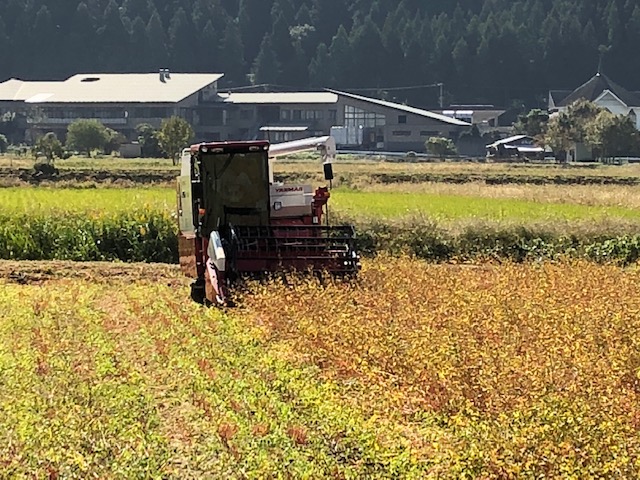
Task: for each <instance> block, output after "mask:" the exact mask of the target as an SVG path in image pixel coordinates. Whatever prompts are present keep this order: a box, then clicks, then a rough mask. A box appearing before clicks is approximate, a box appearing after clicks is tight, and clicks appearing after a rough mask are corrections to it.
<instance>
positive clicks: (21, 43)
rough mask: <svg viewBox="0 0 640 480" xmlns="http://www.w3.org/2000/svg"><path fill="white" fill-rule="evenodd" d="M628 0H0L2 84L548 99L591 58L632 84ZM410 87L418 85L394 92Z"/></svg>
mask: <svg viewBox="0 0 640 480" xmlns="http://www.w3.org/2000/svg"><path fill="white" fill-rule="evenodd" d="M639 44H640V5H638V2H636V1H634V0H516V1H514V0H401V1H398V0H56V1H55V2H47V1H46V0H0V81H3V80H6V79H8V78H11V77H17V78H22V79H25V80H57V79H63V78H66V77H68V76H70V75H72V74H74V73H78V72H149V71H156V70H157V69H158V68H160V67H168V68H170V69H171V70H172V71H181V72H221V73H224V74H225V78H224V81H223V82H222V86H223V87H224V88H233V87H242V86H247V85H251V84H256V85H258V84H271V85H278V86H283V87H293V88H296V89H307V88H321V87H333V88H338V89H345V90H350V91H355V90H358V89H367V90H360V91H361V92H363V93H365V94H367V95H374V96H379V97H384V98H387V99H390V100H395V101H401V102H402V101H409V102H411V103H413V104H416V105H420V106H426V107H434V106H436V105H437V103H438V100H439V98H438V95H439V88H437V87H436V86H435V85H436V84H439V83H443V84H444V92H445V97H444V101H445V102H446V103H447V104H448V103H458V104H460V103H474V104H477V103H492V104H497V105H502V106H511V105H516V104H517V105H521V104H524V105H526V106H528V107H533V106H538V105H542V104H544V102H545V100H546V95H547V92H548V90H549V89H565V88H566V89H573V88H575V87H576V86H578V85H580V84H581V83H583V82H584V81H586V80H587V79H588V78H589V77H590V76H591V75H593V74H594V73H595V72H596V70H597V68H598V60H599V56H600V55H602V56H603V64H604V67H603V69H604V71H605V72H606V73H607V75H609V76H610V77H611V78H613V79H615V80H616V81H617V82H618V83H620V84H621V85H623V86H625V87H626V88H628V89H631V90H636V89H640V56H638V55H633V54H632V52H633V51H634V47H635V46H637V45H639ZM402 87H419V88H402Z"/></svg>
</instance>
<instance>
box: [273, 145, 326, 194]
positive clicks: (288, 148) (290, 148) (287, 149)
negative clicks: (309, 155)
mask: <svg viewBox="0 0 640 480" xmlns="http://www.w3.org/2000/svg"><path fill="white" fill-rule="evenodd" d="M309 150H317V151H319V152H320V156H321V157H322V163H332V162H333V161H334V160H335V159H336V155H337V150H336V140H335V138H333V137H331V136H328V135H327V136H325V137H311V138H303V139H301V140H293V141H291V142H284V143H275V144H272V145H271V146H270V147H269V182H270V183H273V162H274V160H275V159H276V158H277V157H282V156H284V155H291V154H293V153H299V152H307V151H309Z"/></svg>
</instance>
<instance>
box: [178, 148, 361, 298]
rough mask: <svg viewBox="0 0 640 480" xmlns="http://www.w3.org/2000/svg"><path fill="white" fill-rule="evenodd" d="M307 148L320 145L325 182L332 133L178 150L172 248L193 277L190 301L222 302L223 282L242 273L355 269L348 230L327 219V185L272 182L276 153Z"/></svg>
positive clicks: (329, 168)
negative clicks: (314, 186)
mask: <svg viewBox="0 0 640 480" xmlns="http://www.w3.org/2000/svg"><path fill="white" fill-rule="evenodd" d="M306 150H319V151H320V153H321V155H322V158H323V162H324V163H323V166H324V174H325V179H326V180H328V181H331V180H332V179H333V170H332V163H331V161H332V160H333V159H334V158H335V155H336V147H335V140H334V139H333V138H332V137H315V138H309V139H304V140H297V141H293V142H286V143H281V144H275V145H270V144H269V142H267V141H246V142H213V143H201V144H196V145H192V146H191V148H188V149H185V150H184V151H183V153H182V169H181V175H180V177H178V215H179V222H180V238H179V251H180V264H181V266H182V268H183V270H184V271H185V272H186V273H187V274H189V275H192V276H193V277H194V278H195V282H194V283H193V284H192V285H191V297H192V298H193V300H195V301H196V302H198V303H205V304H207V303H210V304H217V305H227V304H228V303H229V287H230V285H231V284H232V283H233V282H234V281H235V280H237V279H238V278H240V277H242V276H244V275H260V274H269V273H273V272H281V271H291V270H298V271H313V272H329V273H332V274H337V275H341V274H342V275H352V274H355V273H357V271H358V270H359V268H360V259H359V256H358V254H357V252H356V248H355V232H354V228H353V227H352V226H329V225H328V215H326V214H325V213H326V212H325V209H326V207H327V202H328V200H329V189H328V188H327V187H319V188H317V189H316V190H315V191H314V190H313V189H312V187H311V185H283V184H279V183H275V182H274V180H273V161H274V160H275V158H276V157H278V156H282V155H286V154H290V153H295V152H301V151H306ZM323 216H324V217H325V218H324V220H323ZM323 221H324V223H323Z"/></svg>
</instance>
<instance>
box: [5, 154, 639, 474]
mask: <svg viewBox="0 0 640 480" xmlns="http://www.w3.org/2000/svg"><path fill="white" fill-rule="evenodd" d="M383 163H384V162H383ZM291 165H300V168H299V169H298V170H297V171H296V172H297V173H296V172H289V173H286V172H285V173H286V174H287V175H293V174H294V173H296V174H300V175H302V174H303V173H304V171H305V169H307V170H308V171H309V172H311V171H312V168H314V167H315V166H316V165H315V163H314V162H303V161H292V162H291V163H289V164H287V165H285V166H283V168H284V169H288V168H290V166H291ZM365 166H368V167H369V170H368V171H369V172H370V173H371V172H374V173H375V171H376V169H379V170H380V171H382V170H384V169H388V168H392V169H396V168H399V167H397V166H396V164H393V166H391V167H389V165H378V164H372V165H369V164H367V165H365ZM365 166H362V165H360V164H357V162H353V167H351V166H345V168H353V170H352V171H353V172H355V171H356V169H360V168H365ZM440 167H441V170H440V171H437V168H438V166H437V165H429V166H425V167H419V166H418V167H416V168H425V169H426V168H430V169H432V170H433V171H432V172H431V173H430V174H433V173H434V172H436V173H438V175H440V174H442V175H445V174H446V175H449V174H450V172H447V171H445V170H447V169H453V168H459V169H461V168H467V167H468V166H460V165H456V166H451V165H449V164H443V165H441V166H440ZM471 167H472V168H475V167H476V166H471ZM471 167H470V168H471ZM481 167H482V171H484V169H487V171H486V172H485V173H486V174H487V175H506V174H508V175H512V174H513V171H515V170H517V169H520V170H522V171H524V172H526V173H525V176H529V177H531V176H535V175H547V176H549V178H551V177H553V178H555V175H556V174H557V172H556V170H551V169H550V167H544V166H527V167H525V166H518V167H516V166H513V167H512V168H510V167H509V166H504V165H496V166H495V167H496V168H495V169H494V170H490V169H491V166H488V165H482V166H481ZM407 168H413V166H411V165H410V166H408V167H407ZM547 168H549V170H548V171H547V170H546V169H547ZM616 168H617V167H609V168H608V169H604V168H603V169H602V170H600V169H595V168H594V169H589V170H590V171H591V170H593V171H592V172H591V173H593V175H587V176H588V177H589V178H590V179H593V178H595V177H601V178H614V177H615V178H624V179H625V180H624V181H623V182H620V183H618V184H602V183H600V184H598V183H597V182H591V181H589V182H584V181H583V180H582V179H581V180H580V182H574V183H573V184H569V185H559V184H557V183H554V182H544V183H542V184H535V183H530V182H515V183H504V184H494V183H492V182H483V181H481V180H474V181H468V182H465V183H464V184H458V183H454V182H440V181H438V182H435V181H429V182H423V181H410V182H409V181H407V182H405V181H403V182H396V183H393V182H387V181H384V180H380V178H382V177H377V178H378V180H375V179H374V178H373V177H368V181H366V182H362V181H360V182H356V181H355V180H354V179H350V180H349V181H343V182H342V184H341V185H340V186H338V188H336V189H334V191H333V192H332V199H331V212H330V213H331V216H332V218H334V219H336V220H338V221H350V222H353V223H355V225H356V227H357V229H358V232H359V234H360V237H359V242H360V247H361V250H362V251H363V252H364V253H365V254H366V255H365V256H364V258H363V269H362V272H361V274H360V275H359V277H358V279H357V280H355V281H350V282H343V281H331V280H326V279H325V281H323V282H322V283H320V282H319V281H318V279H315V278H309V277H304V276H298V275H294V274H292V275H289V276H286V277H278V278H274V279H270V280H263V281H251V282H247V283H246V284H245V285H244V286H243V287H242V288H241V289H239V290H238V291H237V292H236V295H237V304H238V306H237V307H236V308H233V309H227V310H218V309H206V308H203V307H200V306H198V305H195V304H193V303H191V302H190V300H189V282H190V280H189V279H187V278H185V277H184V276H183V275H182V274H181V273H180V271H179V268H178V267H177V265H175V261H176V258H175V248H176V247H175V242H176V240H175V234H176V227H175V214H174V205H175V193H174V192H173V189H172V188H171V187H170V186H169V185H156V186H146V187H140V186H129V187H130V188H114V185H112V184H109V183H107V184H104V185H103V184H99V185H96V184H94V183H91V184H89V185H68V184H64V185H57V186H56V185H48V186H47V187H43V186H39V187H34V186H26V185H21V186H19V187H17V186H16V187H6V188H0V258H2V259H3V260H0V385H2V388H0V478H79V479H80V478H81V479H84V478H91V477H97V478H114V479H115V478H176V479H177V478H239V479H240V478H313V479H315V478H336V479H344V478H353V479H360V478H416V479H418V478H434V479H436V478H437V479H448V478H451V479H459V478H478V479H493V478H495V479H509V478H513V479H519V478H575V479H584V478H637V477H638V476H640V441H639V440H638V439H639V438H640V435H639V433H640V431H639V430H640V397H639V395H640V337H638V334H637V332H638V330H639V328H640V270H639V269H638V263H637V259H638V256H639V253H638V252H640V232H639V230H638V226H640V221H639V215H640V195H639V193H638V192H637V191H636V189H638V188H640V186H639V187H635V186H633V183H632V182H630V181H629V180H628V179H633V178H636V177H635V175H638V177H639V178H640V174H637V172H635V166H634V165H630V166H623V167H619V168H620V169H623V170H616ZM509 169H510V170H509ZM507 170H509V171H507ZM169 171H170V169H169ZM335 171H336V173H338V171H339V169H338V168H337V166H336V168H335ZM478 171H480V170H473V172H476V173H477V172H478ZM518 171H519V170H518ZM585 171H586V170H584V171H581V172H582V173H581V174H580V175H582V174H583V173H584V172H585ZM301 172H302V173H301ZM473 172H472V170H471V169H470V170H469V172H465V173H464V174H465V175H466V174H471V173H473ZM505 172H506V173H505ZM532 172H536V173H535V174H534V173H532ZM549 172H553V173H549ZM285 173H282V171H281V174H285ZM401 173H402V172H401V171H400V170H394V173H393V175H400V174H401ZM458 173H459V172H458ZM480 173H482V172H480ZM310 174H311V173H310ZM563 175H564V174H563ZM529 177H528V178H529ZM354 178H355V177H354ZM336 183H339V182H336ZM78 187H84V188H78ZM86 187H89V188H86ZM105 260H106V261H105ZM142 262H144V263H142Z"/></svg>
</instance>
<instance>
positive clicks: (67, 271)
mask: <svg viewBox="0 0 640 480" xmlns="http://www.w3.org/2000/svg"><path fill="white" fill-rule="evenodd" d="M65 279H76V280H88V281H92V282H105V283H111V284H122V283H125V284H128V283H142V282H148V283H162V284H166V285H176V286H180V285H186V284H188V283H189V279H188V278H187V277H185V276H184V275H183V274H182V272H181V271H180V267H179V266H178V265H169V264H162V263H112V262H71V261H12V260H0V284H2V283H17V284H23V285H31V284H42V283H47V282H56V281H60V280H65Z"/></svg>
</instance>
